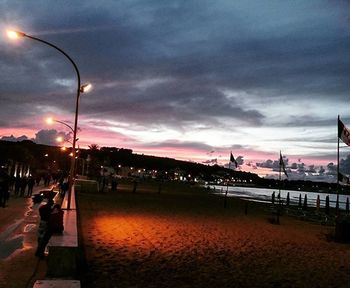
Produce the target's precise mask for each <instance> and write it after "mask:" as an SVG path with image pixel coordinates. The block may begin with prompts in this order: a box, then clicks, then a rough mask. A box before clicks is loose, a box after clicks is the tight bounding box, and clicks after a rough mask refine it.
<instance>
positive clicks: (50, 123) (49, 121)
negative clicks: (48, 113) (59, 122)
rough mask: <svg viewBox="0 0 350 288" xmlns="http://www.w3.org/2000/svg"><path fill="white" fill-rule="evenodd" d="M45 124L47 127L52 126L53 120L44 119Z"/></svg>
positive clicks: (50, 118)
mask: <svg viewBox="0 0 350 288" xmlns="http://www.w3.org/2000/svg"><path fill="white" fill-rule="evenodd" d="M45 122H46V123H47V124H49V125H52V124H53V122H54V120H53V119H52V117H49V118H47V119H45Z"/></svg>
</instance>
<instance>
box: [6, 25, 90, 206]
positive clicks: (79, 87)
mask: <svg viewBox="0 0 350 288" xmlns="http://www.w3.org/2000/svg"><path fill="white" fill-rule="evenodd" d="M7 35H8V37H9V38H11V39H16V38H20V37H27V38H29V39H32V40H35V41H39V42H41V43H44V44H46V45H48V46H50V47H52V48H54V49H56V50H57V51H59V52H61V53H62V54H63V55H64V56H65V57H66V58H67V59H68V60H69V61H70V62H71V63H72V65H73V67H74V70H75V72H76V74H77V84H78V85H77V92H76V93H77V94H76V104H75V118H74V128H73V144H72V146H73V151H72V152H73V157H72V161H71V167H70V172H69V189H68V202H67V209H68V210H70V206H71V197H72V188H73V183H74V176H75V154H76V151H75V145H76V139H77V127H78V113H79V98H80V93H82V92H87V90H89V89H90V87H91V85H90V84H85V85H81V83H80V73H79V70H78V67H77V65H76V64H75V63H74V61H73V59H72V58H71V57H69V55H68V54H67V53H66V52H64V51H63V50H62V49H61V48H59V47H57V46H56V45H54V44H51V43H49V42H47V41H45V40H42V39H39V38H37V37H34V36H30V35H28V34H26V33H23V32H19V31H13V30H11V31H7Z"/></svg>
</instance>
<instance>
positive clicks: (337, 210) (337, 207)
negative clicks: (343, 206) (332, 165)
mask: <svg viewBox="0 0 350 288" xmlns="http://www.w3.org/2000/svg"><path fill="white" fill-rule="evenodd" d="M339 121H340V117H339V115H338V121H337V131H338V132H337V138H338V149H337V203H336V213H337V215H338V212H339V173H340V169H339Z"/></svg>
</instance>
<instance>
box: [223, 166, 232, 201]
mask: <svg viewBox="0 0 350 288" xmlns="http://www.w3.org/2000/svg"><path fill="white" fill-rule="evenodd" d="M230 169H231V161H230V162H228V170H229V171H230ZM228 175H229V179H230V172H229V174H228ZM227 193H228V181H227V186H226V193H225V199H224V208H226V205H227Z"/></svg>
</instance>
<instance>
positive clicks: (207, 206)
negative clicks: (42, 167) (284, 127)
mask: <svg viewBox="0 0 350 288" xmlns="http://www.w3.org/2000/svg"><path fill="white" fill-rule="evenodd" d="M78 203H79V209H80V224H81V231H82V240H83V247H84V251H85V256H86V266H85V267H84V272H83V274H82V277H81V278H82V284H83V285H84V286H83V287H350V284H349V283H350V245H348V244H339V243H335V242H333V241H330V240H328V237H327V235H328V234H329V233H331V232H332V231H333V230H334V228H333V227H327V226H322V225H318V224H312V223H310V222H305V221H300V220H297V219H294V218H290V217H287V216H282V217H281V224H280V225H274V224H271V223H270V222H269V221H268V217H269V214H268V213H267V212H266V207H264V206H263V205H262V204H259V203H249V206H248V214H247V215H245V204H244V202H242V201H241V200H239V199H233V198H231V199H229V202H228V207H227V208H226V209H224V208H223V199H222V198H220V197H218V196H215V195H210V194H209V193H208V191H206V190H204V189H197V188H194V187H189V186H186V185H182V184H178V185H173V184H171V185H170V184H164V185H163V187H162V192H161V193H160V194H158V193H157V189H156V186H147V184H142V183H141V184H140V185H139V187H138V191H137V193H131V188H130V187H127V186H121V185H120V186H119V187H118V191H117V192H114V193H112V192H108V193H104V194H85V193H79V195H78Z"/></svg>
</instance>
